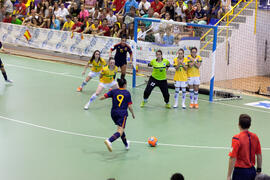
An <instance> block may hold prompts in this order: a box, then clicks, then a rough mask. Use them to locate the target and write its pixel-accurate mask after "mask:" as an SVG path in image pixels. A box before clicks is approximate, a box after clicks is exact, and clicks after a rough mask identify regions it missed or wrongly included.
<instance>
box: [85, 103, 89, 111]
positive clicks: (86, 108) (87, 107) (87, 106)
mask: <svg viewBox="0 0 270 180" xmlns="http://www.w3.org/2000/svg"><path fill="white" fill-rule="evenodd" d="M89 106H90V103H89V102H88V103H87V104H86V105H85V106H84V110H88V109H89Z"/></svg>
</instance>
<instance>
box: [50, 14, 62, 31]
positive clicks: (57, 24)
mask: <svg viewBox="0 0 270 180" xmlns="http://www.w3.org/2000/svg"><path fill="white" fill-rule="evenodd" d="M50 24H51V26H50V28H51V29H55V30H60V21H59V20H58V19H57V18H56V16H55V15H53V16H52V18H51V23H50Z"/></svg>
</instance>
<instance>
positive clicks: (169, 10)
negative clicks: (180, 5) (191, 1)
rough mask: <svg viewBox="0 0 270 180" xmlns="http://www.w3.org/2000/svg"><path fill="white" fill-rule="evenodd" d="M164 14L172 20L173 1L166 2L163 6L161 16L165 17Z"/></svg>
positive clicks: (173, 13) (173, 12)
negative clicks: (168, 15) (167, 14)
mask: <svg viewBox="0 0 270 180" xmlns="http://www.w3.org/2000/svg"><path fill="white" fill-rule="evenodd" d="M165 13H169V14H170V18H171V19H174V15H175V9H174V5H173V0H167V1H166V3H165V6H164V7H163V8H162V9H161V16H163V15H165Z"/></svg>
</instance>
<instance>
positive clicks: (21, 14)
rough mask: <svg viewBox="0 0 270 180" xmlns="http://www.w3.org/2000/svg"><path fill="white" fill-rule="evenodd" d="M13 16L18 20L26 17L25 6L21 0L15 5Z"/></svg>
mask: <svg viewBox="0 0 270 180" xmlns="http://www.w3.org/2000/svg"><path fill="white" fill-rule="evenodd" d="M15 14H16V15H17V16H18V18H23V17H24V16H25V15H26V6H25V4H24V3H23V1H22V0H19V3H18V4H17V5H16V12H15Z"/></svg>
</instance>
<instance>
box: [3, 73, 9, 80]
mask: <svg viewBox="0 0 270 180" xmlns="http://www.w3.org/2000/svg"><path fill="white" fill-rule="evenodd" d="M2 74H3V76H4V78H5V80H6V81H7V80H8V78H7V73H6V72H2Z"/></svg>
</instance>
